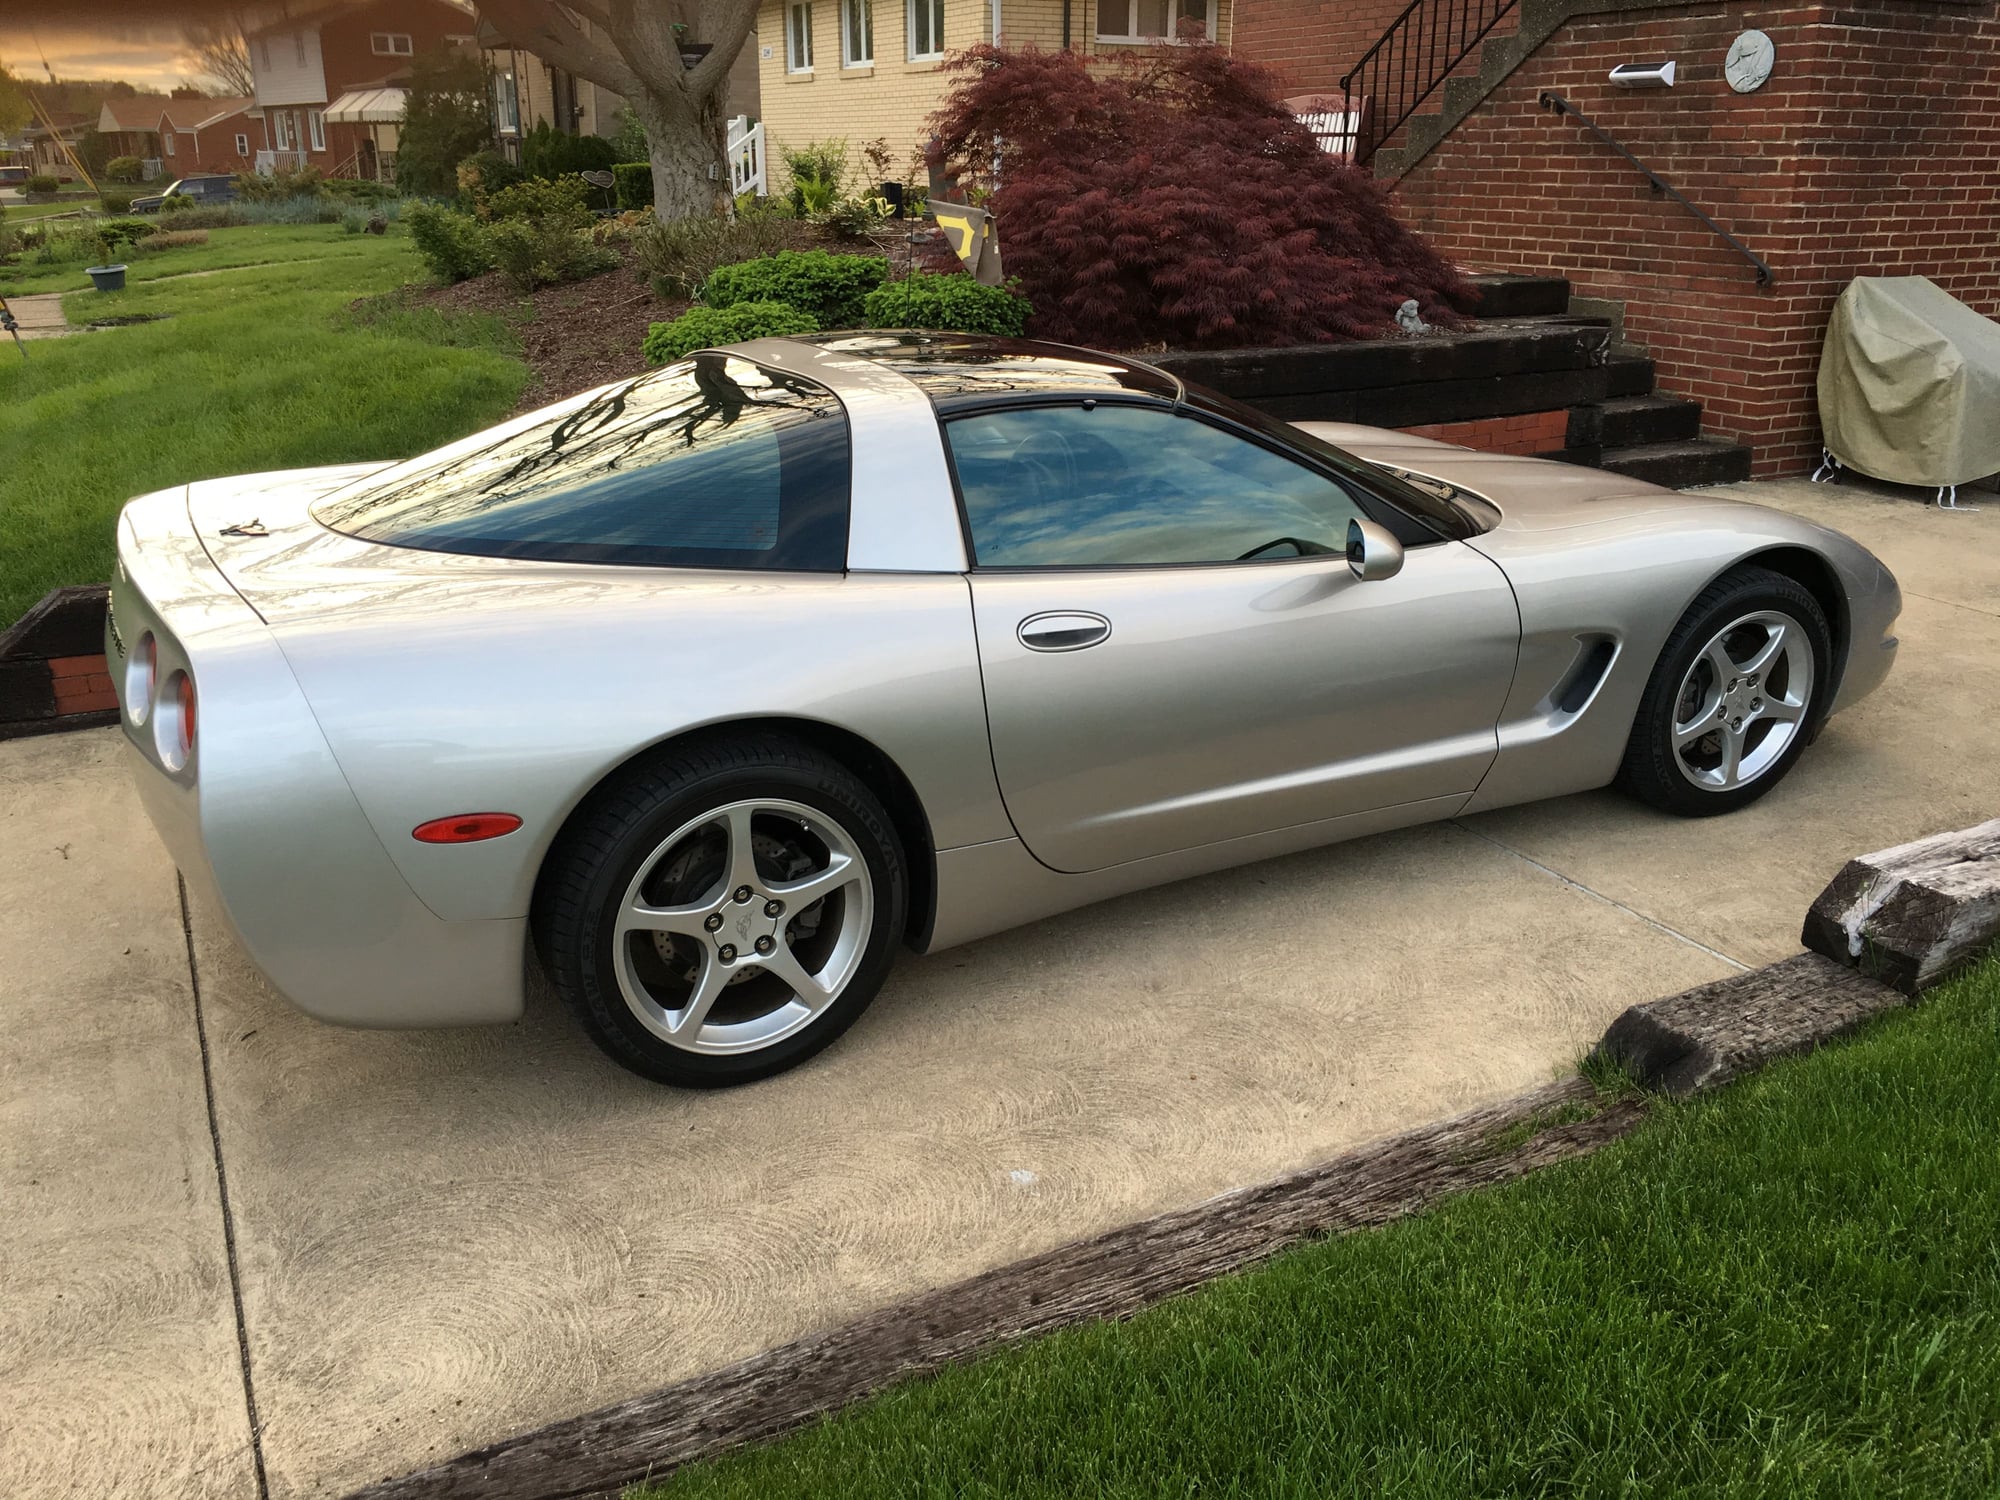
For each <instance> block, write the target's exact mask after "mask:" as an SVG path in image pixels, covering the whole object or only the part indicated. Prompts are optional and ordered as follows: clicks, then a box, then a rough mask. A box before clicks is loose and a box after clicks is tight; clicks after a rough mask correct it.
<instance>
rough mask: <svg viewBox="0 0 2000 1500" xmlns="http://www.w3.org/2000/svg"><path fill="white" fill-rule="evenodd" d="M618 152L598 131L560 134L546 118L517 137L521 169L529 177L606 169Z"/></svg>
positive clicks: (613, 162)
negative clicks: (595, 132)
mask: <svg viewBox="0 0 2000 1500" xmlns="http://www.w3.org/2000/svg"><path fill="white" fill-rule="evenodd" d="M617 164H618V153H617V152H616V151H614V150H613V149H612V147H611V142H609V141H607V140H606V139H605V138H604V137H603V136H601V135H564V134H563V133H562V132H561V131H560V130H557V129H556V128H555V127H554V126H553V125H551V124H550V123H549V122H548V121H547V120H544V121H542V123H541V124H539V125H537V126H536V127H535V128H534V129H533V130H531V131H529V132H528V133H527V134H526V135H524V136H522V137H521V169H522V170H523V171H524V172H525V173H526V174H527V175H528V176H530V177H561V176H563V175H564V174H565V173H569V172H608V171H610V170H611V169H612V168H613V167H615V166H616V165H617Z"/></svg>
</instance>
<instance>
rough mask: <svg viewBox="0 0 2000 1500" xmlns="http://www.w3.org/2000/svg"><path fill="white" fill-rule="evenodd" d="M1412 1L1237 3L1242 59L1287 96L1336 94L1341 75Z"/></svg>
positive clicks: (1238, 52)
mask: <svg viewBox="0 0 2000 1500" xmlns="http://www.w3.org/2000/svg"><path fill="white" fill-rule="evenodd" d="M1408 4H1409V0H1351V3H1347V0H1236V41H1235V44H1234V45H1235V51H1236V55H1237V56H1238V57H1245V58H1248V59H1250V60H1251V61H1252V62H1257V63H1262V64H1263V65H1264V66H1265V67H1267V68H1269V69H1271V70H1272V71H1273V72H1274V73H1276V74H1277V75H1278V77H1279V78H1280V79H1281V80H1282V81H1283V83H1284V89H1285V92H1286V93H1287V94H1308V93H1313V92H1316V91H1318V90H1321V89H1326V90H1337V89H1338V88H1339V87H1340V77H1341V74H1343V73H1345V72H1346V71H1347V70H1348V69H1349V68H1351V67H1352V66H1353V65H1354V64H1355V63H1356V62H1357V61H1359V60H1360V57H1361V54H1362V53H1364V52H1366V51H1367V50H1368V49H1369V48H1370V47H1372V46H1374V45H1375V41H1376V39H1377V38H1378V37H1380V36H1381V35H1382V33H1383V32H1384V31H1385V30H1386V29H1387V28H1388V26H1389V23H1390V22H1391V21H1394V20H1395V19H1396V17H1398V16H1400V15H1401V14H1402V13H1403V11H1404V9H1405V7H1407V6H1408Z"/></svg>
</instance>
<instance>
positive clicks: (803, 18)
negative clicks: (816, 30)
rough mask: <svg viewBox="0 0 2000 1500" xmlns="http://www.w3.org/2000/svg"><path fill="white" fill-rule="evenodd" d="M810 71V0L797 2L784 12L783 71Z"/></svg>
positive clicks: (811, 9)
mask: <svg viewBox="0 0 2000 1500" xmlns="http://www.w3.org/2000/svg"><path fill="white" fill-rule="evenodd" d="M812 70H813V8H812V0H799V3H795V4H793V5H792V6H791V7H790V8H789V9H787V10H786V12H785V71H786V72H787V73H810V72H811V71H812Z"/></svg>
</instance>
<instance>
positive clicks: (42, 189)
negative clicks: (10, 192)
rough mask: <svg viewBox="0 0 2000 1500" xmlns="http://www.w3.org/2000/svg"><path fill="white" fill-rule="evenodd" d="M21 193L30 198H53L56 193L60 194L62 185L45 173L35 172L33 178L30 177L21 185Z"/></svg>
mask: <svg viewBox="0 0 2000 1500" xmlns="http://www.w3.org/2000/svg"><path fill="white" fill-rule="evenodd" d="M21 191H22V192H24V193H26V194H27V195H28V196H29V197H31V198H36V197H42V198H48V197H54V196H55V195H56V194H57V193H60V192H61V191H62V184H61V183H60V182H58V181H57V180H56V179H55V178H53V177H51V176H50V175H49V174H48V173H47V172H37V173H35V175H34V176H32V177H30V178H29V179H28V180H27V181H26V182H24V183H22V184H21Z"/></svg>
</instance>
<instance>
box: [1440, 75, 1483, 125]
mask: <svg viewBox="0 0 2000 1500" xmlns="http://www.w3.org/2000/svg"><path fill="white" fill-rule="evenodd" d="M1491 87H1492V86H1491V85H1490V84H1488V83H1487V82H1486V81H1485V80H1484V79H1482V78H1480V77H1479V76H1478V75H1477V74H1474V75H1472V76H1470V77H1460V78H1447V79H1446V80H1445V81H1444V112H1445V113H1446V114H1448V115H1450V116H1451V117H1452V118H1453V119H1457V118H1459V117H1460V116H1462V115H1463V114H1464V113H1465V112H1466V111H1467V110H1469V109H1471V108H1472V106H1473V105H1475V104H1477V103H1478V102H1479V101H1480V100H1481V99H1484V98H1485V97H1486V95H1487V92H1488V90H1489V89H1490V88H1491Z"/></svg>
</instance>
